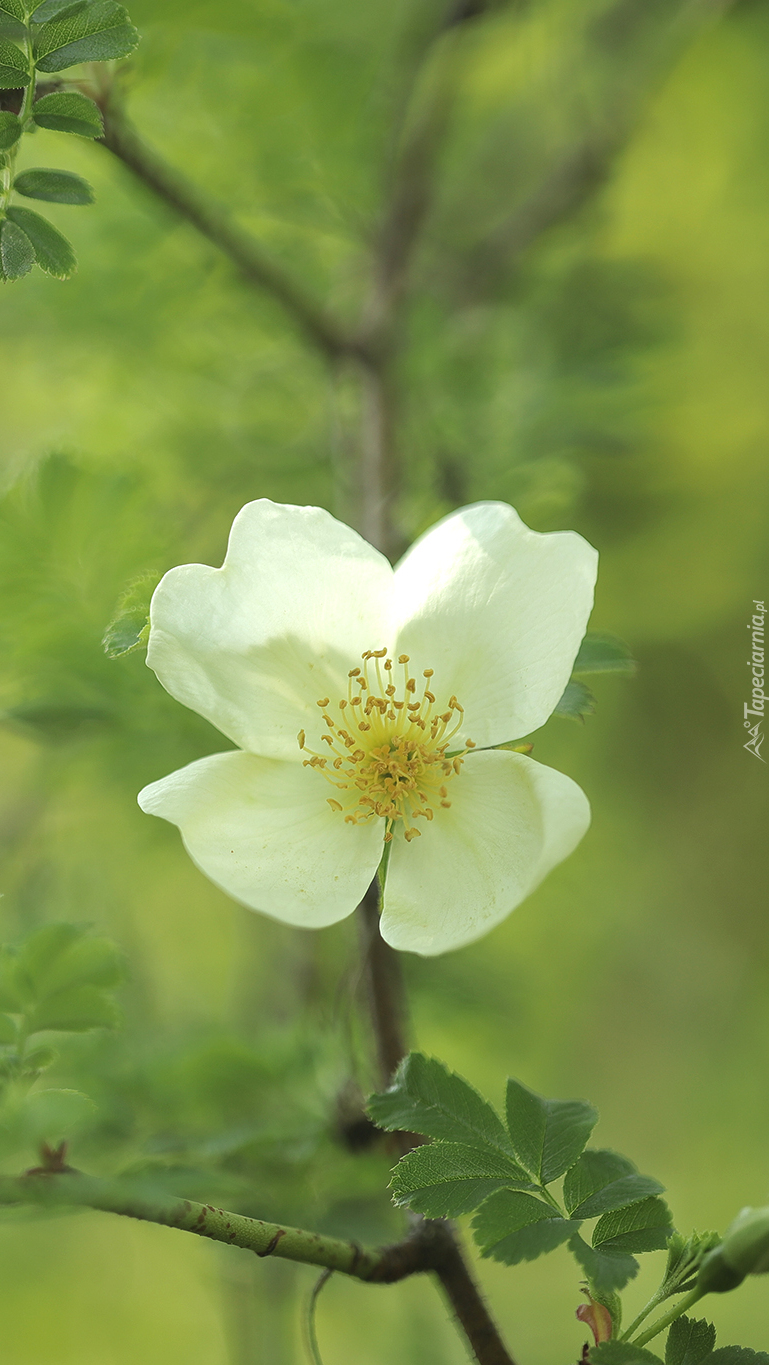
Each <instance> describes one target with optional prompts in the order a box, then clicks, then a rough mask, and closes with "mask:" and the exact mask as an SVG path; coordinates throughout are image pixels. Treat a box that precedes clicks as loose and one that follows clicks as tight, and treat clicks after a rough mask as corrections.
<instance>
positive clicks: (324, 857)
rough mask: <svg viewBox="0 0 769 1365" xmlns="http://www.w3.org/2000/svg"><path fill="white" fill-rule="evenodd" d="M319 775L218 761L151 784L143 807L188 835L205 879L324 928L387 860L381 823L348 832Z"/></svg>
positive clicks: (222, 757)
mask: <svg viewBox="0 0 769 1365" xmlns="http://www.w3.org/2000/svg"><path fill="white" fill-rule="evenodd" d="M330 790H331V788H330V787H329V786H328V784H327V783H326V782H325V781H324V779H323V778H322V777H321V776H320V773H318V772H315V771H311V770H310V769H309V768H303V767H301V766H298V765H297V764H295V763H285V762H283V761H282V760H280V759H270V758H258V757H257V756H256V755H254V754H246V753H242V752H233V753H227V754H212V755H211V756H210V757H208V758H201V759H198V761H197V762H196V763H190V764H189V766H188V767H186V768H180V769H179V770H178V772H175V773H171V774H170V776H169V777H163V778H161V780H160V781H159V782H152V783H151V784H150V786H148V787H145V788H144V790H143V791H142V792H140V793H139V798H138V800H139V805H140V806H141V808H142V810H144V811H147V813H148V814H149V815H160V816H162V818H163V819H164V820H170V822H171V824H173V825H178V826H179V829H180V830H181V835H182V839H183V841H184V846H185V848H186V849H187V852H188V853H189V855H190V857H191V858H192V860H193V862H194V863H196V864H197V866H198V867H199V868H200V870H201V872H205V874H206V876H207V877H210V879H211V881H212V882H215V883H216V885H217V886H220V887H221V888H222V890H223V891H226V892H227V895H228V896H232V897H233V899H234V900H237V901H241V902H242V903H243V905H247V906H248V907H249V909H251V910H259V911H261V913H262V914H264V915H269V916H270V917H271V918H272V919H278V920H282V921H283V922H284V923H286V924H296V925H299V926H300V927H302V928H306V929H320V928H322V927H323V926H324V925H326V924H335V923H336V921H337V920H340V919H344V917H345V916H346V915H350V914H352V911H353V910H354V909H355V907H356V905H357V904H358V903H359V901H360V900H361V898H362V896H363V893H364V892H365V890H366V888H367V887H368V885H369V884H370V882H371V879H372V877H373V876H374V873H375V871H376V869H377V866H378V864H379V860H380V858H381V855H382V839H383V836H384V822H383V821H381V820H376V821H374V822H372V824H370V825H347V824H345V822H344V818H343V816H342V815H341V814H340V813H339V812H338V811H336V812H335V811H332V809H331V807H330V806H329V805H328V804H327V801H326V797H327V795H328V793H329V792H330Z"/></svg>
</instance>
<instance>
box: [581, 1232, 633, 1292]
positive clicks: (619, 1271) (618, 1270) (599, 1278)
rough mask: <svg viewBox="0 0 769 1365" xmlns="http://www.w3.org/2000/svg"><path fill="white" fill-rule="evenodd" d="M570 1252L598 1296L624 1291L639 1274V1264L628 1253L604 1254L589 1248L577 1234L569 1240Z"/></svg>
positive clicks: (601, 1250)
mask: <svg viewBox="0 0 769 1365" xmlns="http://www.w3.org/2000/svg"><path fill="white" fill-rule="evenodd" d="M569 1250H570V1251H571V1253H572V1255H573V1256H574V1259H575V1260H576V1261H577V1262H578V1263H579V1265H581V1266H582V1269H583V1270H584V1272H585V1274H586V1276H587V1278H588V1281H589V1283H590V1286H591V1289H592V1290H593V1291H594V1292H596V1293H598V1294H609V1293H613V1292H615V1291H616V1290H618V1289H624V1287H625V1285H626V1284H627V1283H628V1281H629V1280H633V1279H635V1277H636V1275H637V1274H638V1262H637V1260H636V1259H635V1257H634V1256H630V1255H628V1254H627V1253H626V1252H615V1253H612V1252H604V1250H603V1248H602V1247H601V1248H598V1249H596V1248H595V1247H591V1246H588V1244H587V1242H586V1241H584V1239H583V1238H582V1237H580V1235H579V1233H576V1234H575V1235H574V1236H573V1237H571V1238H570V1240H569Z"/></svg>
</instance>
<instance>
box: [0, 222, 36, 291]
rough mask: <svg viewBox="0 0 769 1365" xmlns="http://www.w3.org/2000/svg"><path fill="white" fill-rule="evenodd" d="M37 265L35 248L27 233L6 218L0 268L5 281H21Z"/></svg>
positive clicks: (1, 232)
mask: <svg viewBox="0 0 769 1365" xmlns="http://www.w3.org/2000/svg"><path fill="white" fill-rule="evenodd" d="M34 264H35V248H34V247H33V245H32V243H31V241H30V240H29V237H28V236H27V234H26V232H23V231H22V229H21V228H20V227H18V226H17V224H16V223H12V222H9V221H8V219H7V218H6V220H5V222H4V223H3V226H2V228H0V266H2V273H3V279H5V280H20V279H21V278H22V276H24V275H28V274H29V272H30V270H31V269H32V267H33V265H34Z"/></svg>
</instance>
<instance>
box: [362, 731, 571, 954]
mask: <svg viewBox="0 0 769 1365" xmlns="http://www.w3.org/2000/svg"><path fill="white" fill-rule="evenodd" d="M449 797H450V799H451V809H450V810H443V809H440V810H438V811H436V815H435V819H434V820H433V821H432V822H431V823H430V824H427V823H423V822H422V821H420V822H419V824H420V829H421V837H420V838H419V839H413V840H412V841H411V843H406V841H405V839H403V837H402V836H396V839H395V840H394V841H393V848H392V854H391V856H390V866H389V870H388V873H387V883H386V886H385V896H384V910H383V913H382V920H381V930H382V937H383V938H385V939H386V940H387V942H388V943H389V944H391V945H392V947H393V948H400V949H406V950H407V951H409V952H412V953H423V954H425V955H426V956H430V955H432V954H434V953H445V952H447V951H448V950H449V949H451V948H460V947H461V946H462V945H463V944H465V943H471V942H472V941H473V939H476V938H480V937H481V935H483V934H485V933H487V932H488V930H489V929H492V928H493V927H494V925H495V924H498V923H499V921H500V920H502V919H504V918H505V917H506V916H507V915H509V913H510V911H511V910H514V909H515V907H516V905H518V904H520V902H521V901H522V900H523V899H524V898H525V897H526V896H528V895H529V894H530V892H532V891H533V890H534V888H535V887H536V886H538V885H539V883H540V882H541V881H542V879H543V877H545V876H546V875H547V873H548V872H549V871H550V870H551V868H553V867H555V866H556V864H557V863H560V862H561V861H562V860H563V859H564V858H567V857H568V855H569V854H570V853H571V852H572V850H573V849H574V848H576V846H577V844H578V843H579V841H580V839H581V838H582V836H583V834H584V833H585V831H586V829H587V827H588V825H589V824H590V807H589V805H588V801H587V797H586V796H585V794H584V792H583V791H582V790H581V789H580V788H579V787H578V786H577V784H576V782H572V780H571V778H570V777H566V776H565V775H564V774H563V773H559V772H556V770H555V769H554V768H546V767H545V766H544V765H543V764H542V763H535V762H534V760H533V759H531V758H527V757H526V756H525V755H524V754H514V753H510V752H509V751H498V752H487V753H479V754H473V755H472V756H471V757H470V758H468V759H466V760H465V763H464V765H463V767H462V771H461V772H460V774H459V775H458V776H457V777H455V778H452V779H451V781H450V783H449Z"/></svg>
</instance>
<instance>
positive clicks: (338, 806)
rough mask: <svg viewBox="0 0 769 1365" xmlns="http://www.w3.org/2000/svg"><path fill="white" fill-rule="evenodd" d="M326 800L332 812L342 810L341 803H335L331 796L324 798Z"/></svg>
mask: <svg viewBox="0 0 769 1365" xmlns="http://www.w3.org/2000/svg"><path fill="white" fill-rule="evenodd" d="M326 800H327V801H328V804H329V805H330V807H331V809H332V810H341V809H342V805H341V803H340V802H339V801H335V800H334V798H333V796H327V797H326Z"/></svg>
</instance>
